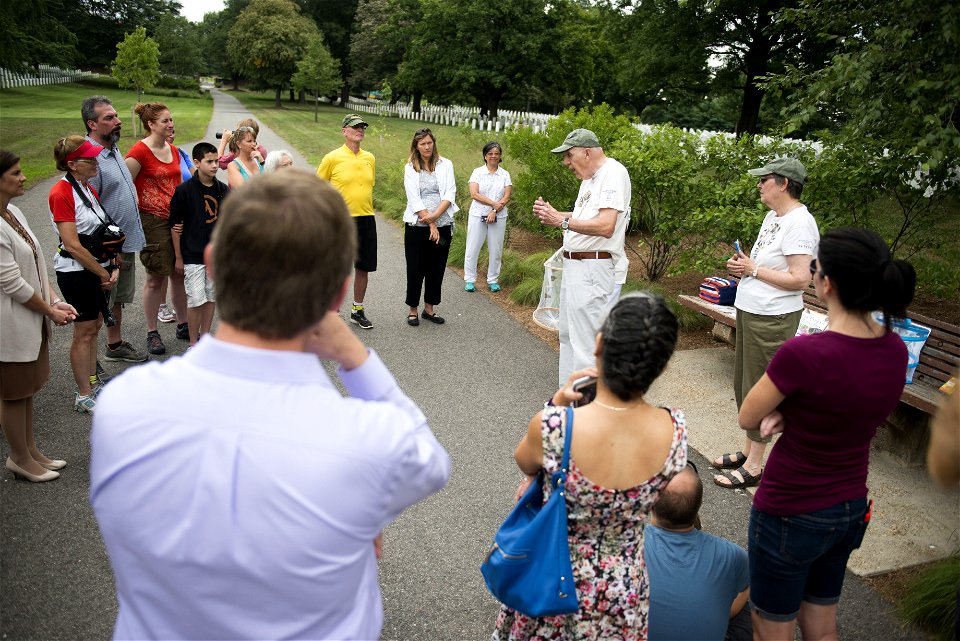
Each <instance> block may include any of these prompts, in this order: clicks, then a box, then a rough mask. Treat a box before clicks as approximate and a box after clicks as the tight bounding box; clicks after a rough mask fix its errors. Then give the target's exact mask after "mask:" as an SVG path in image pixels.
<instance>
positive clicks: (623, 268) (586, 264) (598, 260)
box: [533, 129, 630, 385]
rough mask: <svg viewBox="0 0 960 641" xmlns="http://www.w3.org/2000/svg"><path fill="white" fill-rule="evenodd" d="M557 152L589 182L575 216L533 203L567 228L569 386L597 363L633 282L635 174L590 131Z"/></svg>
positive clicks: (543, 217)
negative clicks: (599, 346) (613, 312)
mask: <svg viewBox="0 0 960 641" xmlns="http://www.w3.org/2000/svg"><path fill="white" fill-rule="evenodd" d="M551 151H552V152H553V153H555V154H563V164H564V165H566V166H567V168H569V169H570V170H571V171H572V172H573V173H574V175H575V176H576V177H577V178H579V179H580V180H581V181H583V182H581V183H580V193H579V194H578V195H577V201H576V205H575V206H574V208H573V211H572V212H559V211H557V210H556V209H555V208H554V207H553V205H551V204H550V203H548V202H546V201H544V200H543V198H538V199H537V201H536V202H535V203H534V204H533V213H535V214H536V215H537V217H538V218H539V219H540V222H541V223H543V224H544V225H548V226H550V227H559V228H560V229H562V230H563V281H562V284H561V288H560V376H559V379H560V384H561V385H563V384H564V383H565V382H566V381H567V378H568V377H569V376H570V374H571V373H572V372H574V371H576V370H579V369H583V368H584V367H592V366H593V365H594V344H595V340H596V335H597V330H599V329H600V324H601V322H602V319H603V317H604V315H605V313H606V311H607V310H608V309H609V308H610V306H611V305H612V304H613V303H615V302H616V301H617V299H618V298H620V287H621V286H622V285H623V283H624V282H626V279H627V266H628V264H629V261H628V260H627V257H626V256H625V255H624V250H623V242H624V237H625V235H626V231H627V225H628V224H629V222H630V176H629V174H628V173H627V169H626V167H624V166H623V165H621V164H620V163H619V162H617V161H616V160H614V159H613V158H607V156H606V155H605V154H604V153H603V149H602V148H601V147H600V141H599V140H597V136H596V134H595V133H593V132H592V131H590V130H589V129H574V130H573V131H571V132H570V133H569V134H567V137H566V138H565V139H564V141H563V144H562V145H560V146H559V147H557V148H555V149H552V150H551Z"/></svg>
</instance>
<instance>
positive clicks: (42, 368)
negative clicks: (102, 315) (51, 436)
mask: <svg viewBox="0 0 960 641" xmlns="http://www.w3.org/2000/svg"><path fill="white" fill-rule="evenodd" d="M26 181H27V179H26V177H25V176H24V175H23V172H22V171H21V170H20V158H19V157H17V156H16V155H15V154H13V153H11V152H9V151H7V150H5V149H0V325H2V326H3V331H2V332H0V425H2V426H3V434H4V436H5V437H6V439H7V444H8V445H9V446H10V454H9V456H7V462H6V467H7V469H8V470H10V471H11V472H13V474H14V476H15V477H17V478H23V479H26V480H28V481H33V482H34V483H39V482H42V481H52V480H53V479H55V478H58V477H59V476H60V473H59V472H57V471H56V470H59V469H61V468H63V467H64V466H65V465H66V462H65V461H57V460H51V459H49V458H47V457H46V456H44V455H43V454H41V453H40V450H39V449H38V448H37V444H36V442H35V441H34V437H33V396H34V394H36V393H37V392H39V391H40V389H41V388H42V387H43V386H44V384H46V382H47V379H48V378H49V377H50V359H49V352H48V348H47V347H48V346H47V343H48V337H49V334H50V327H49V324H48V323H47V320H46V319H47V318H49V319H50V320H52V321H53V322H54V323H56V324H57V325H66V324H67V323H69V322H70V321H72V320H73V318H74V317H75V316H76V312H77V310H75V309H74V308H73V306H72V305H70V304H68V303H65V302H63V301H62V300H60V299H59V298H57V296H56V294H54V292H53V290H52V289H51V287H50V282H49V280H48V278H47V264H46V262H45V261H44V260H43V251H41V249H40V243H39V242H38V241H37V237H36V236H34V234H33V232H32V231H30V227H29V225H28V224H27V219H26V218H25V217H24V215H23V213H22V212H21V211H20V210H19V209H17V208H16V207H15V206H13V205H11V204H10V200H11V199H12V198H14V197H16V196H22V195H23V184H24V183H25V182H26Z"/></svg>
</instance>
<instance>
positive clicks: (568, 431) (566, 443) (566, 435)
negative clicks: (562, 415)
mask: <svg viewBox="0 0 960 641" xmlns="http://www.w3.org/2000/svg"><path fill="white" fill-rule="evenodd" d="M572 436H573V408H572V407H567V420H566V422H565V423H564V426H563V460H561V461H560V471H561V472H562V473H563V476H564V479H566V476H567V469H568V467H569V465H570V439H571V437H572Z"/></svg>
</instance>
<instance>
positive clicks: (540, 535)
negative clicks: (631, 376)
mask: <svg viewBox="0 0 960 641" xmlns="http://www.w3.org/2000/svg"><path fill="white" fill-rule="evenodd" d="M564 431H565V434H564V438H563V460H562V461H561V463H560V469H559V470H558V471H556V472H554V473H553V474H552V475H551V477H550V483H551V485H552V487H553V492H552V493H551V494H550V498H549V499H547V502H546V503H544V502H543V483H544V478H543V477H544V473H543V472H542V471H541V473H540V474H538V475H537V480H536V482H535V483H532V484H531V485H530V487H529V488H528V489H527V491H526V493H525V494H524V495H523V497H522V498H521V499H520V501H518V502H517V504H516V506H514V508H513V511H511V512H510V514H509V515H508V516H507V518H506V520H504V522H503V524H502V525H501V526H500V529H499V530H497V533H496V535H495V536H494V537H493V545H492V546H491V547H490V552H489V553H488V554H487V560H486V561H485V562H484V563H483V565H481V566H480V572H481V573H482V574H483V579H484V581H486V583H487V588H488V589H489V590H490V592H491V593H492V594H493V596H495V597H497V599H498V600H499V601H500V602H501V603H503V604H504V605H506V606H508V607H510V608H513V609H514V610H516V611H517V612H520V613H522V614H525V615H527V616H531V617H545V616H556V615H559V614H570V613H571V612H576V611H577V610H578V609H579V608H580V604H579V602H578V600H577V590H576V586H574V584H573V568H572V566H571V564H570V544H569V542H568V540H567V504H566V490H565V489H564V483H565V482H566V480H567V469H568V464H569V462H570V437H571V435H572V434H573V408H570V407H568V408H567V420H566V427H565V430H564Z"/></svg>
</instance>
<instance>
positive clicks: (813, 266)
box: [810, 258, 826, 278]
mask: <svg viewBox="0 0 960 641" xmlns="http://www.w3.org/2000/svg"><path fill="white" fill-rule="evenodd" d="M814 274H820V278H823V277H824V276H826V274H824V273H823V272H821V271H819V266H818V265H817V259H816V258H814V259H813V260H811V261H810V277H811V278H812V277H813V276H814Z"/></svg>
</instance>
